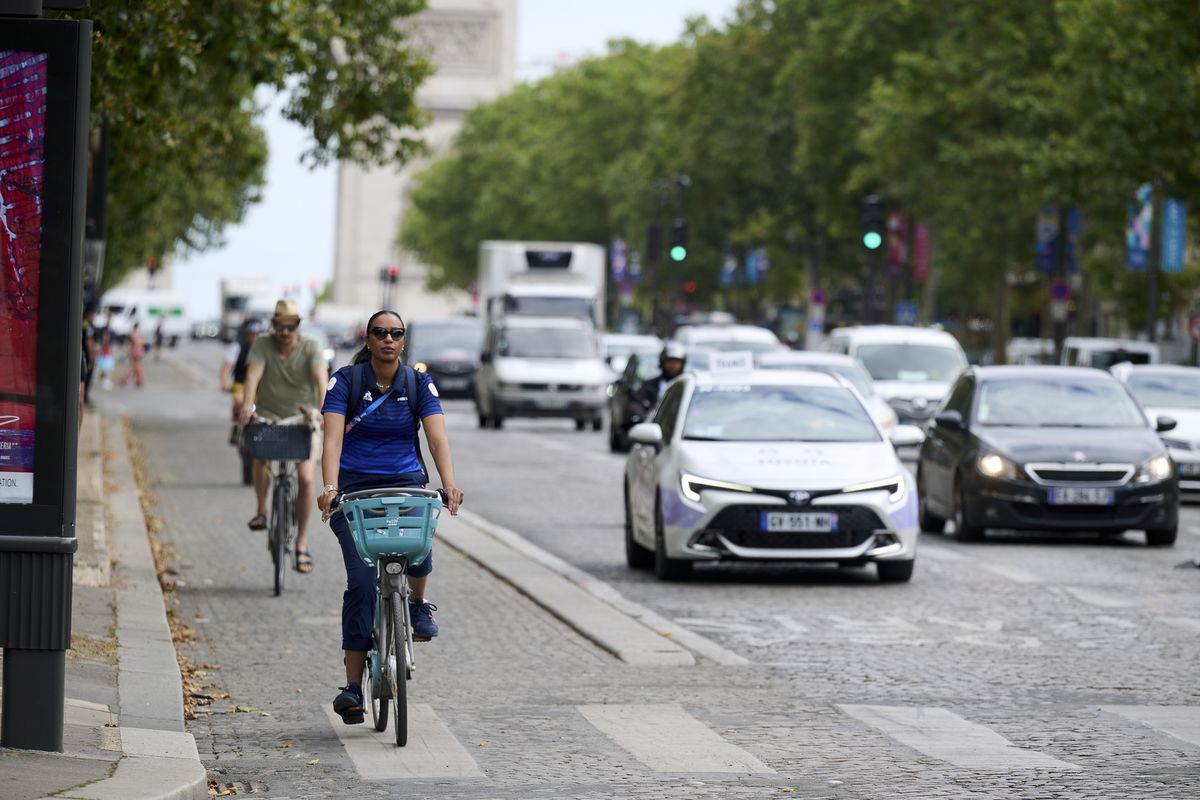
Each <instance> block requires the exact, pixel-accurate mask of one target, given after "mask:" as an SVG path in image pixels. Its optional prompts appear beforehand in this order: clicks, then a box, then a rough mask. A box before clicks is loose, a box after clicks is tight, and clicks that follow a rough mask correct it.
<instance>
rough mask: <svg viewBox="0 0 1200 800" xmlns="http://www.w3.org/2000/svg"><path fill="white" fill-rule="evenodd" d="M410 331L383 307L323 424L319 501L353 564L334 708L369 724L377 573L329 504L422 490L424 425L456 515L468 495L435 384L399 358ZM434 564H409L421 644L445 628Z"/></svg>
mask: <svg viewBox="0 0 1200 800" xmlns="http://www.w3.org/2000/svg"><path fill="white" fill-rule="evenodd" d="M404 334H405V330H404V320H403V319H401V318H400V315H399V314H397V313H396V312H394V311H377V312H376V313H375V314H374V315H373V316H372V317H371V319H370V320H369V321H368V322H367V337H368V338H367V343H366V345H365V346H364V347H363V349H362V350H360V351H359V352H358V353H357V354H356V355H355V356H354V360H353V363H352V364H351V365H350V366H348V367H342V368H341V369H339V370H338V371H337V372H336V373H335V374H334V376H333V377H332V378H330V379H329V385H328V387H327V391H326V393H325V405H324V407H323V408H322V409H321V410H322V412H324V428H325V448H324V452H323V453H322V456H321V472H322V474H323V475H324V479H325V487H324V489H323V490H322V492H321V496H320V498H319V500H318V505H319V506H320V509H321V512H322V514H323V516H322V519H324V520H329V524H330V527H331V528H332V529H333V532H334V534H335V535H336V536H337V539H338V544H339V545H341V548H342V559H343V561H344V562H345V566H346V591H345V593H344V594H343V595H342V649H343V650H344V651H345V664H346V686H344V687H342V688H341V690H340V693H339V694H338V696H337V697H336V698H335V699H334V701H333V710H334V711H336V712H337V713H338V714H339V715H341V717H342V719H343V721H345V722H346V724H355V723H359V722H362V721H363V695H362V687H361V686H360V685H359V681H360V680H361V679H362V675H363V665H364V664H365V662H366V658H367V653H368V652H369V651H370V649H371V638H372V627H373V621H374V615H375V585H376V575H375V570H374V569H371V568H370V567H368V566H366V564H364V563H363V560H362V558H360V557H359V555H358V551H357V550H356V549H355V547H354V537H353V535H352V534H351V532H350V526H349V524H348V523H347V521H346V518H345V517H344V516H343V515H341V514H332V515H331V513H330V504H331V503H332V501H333V499H334V498H335V497H336V496H337V495H338V494H339V493H346V492H355V491H360V490H363V489H377V488H406V487H424V486H425V484H427V483H428V482H429V474H428V471H427V470H426V468H425V464H424V459H423V458H422V456H421V443H420V438H419V432H420V428H421V427H424V428H425V439H426V441H427V442H428V443H429V452H430V454H431V455H432V456H433V462H434V464H435V465H436V466H437V471H438V476H439V477H440V478H441V481H442V488H443V489H444V490H445V492H446V495H447V503H446V505H447V508H449V510H450V513H451V514H457V513H458V507H459V504H461V503H462V500H463V493H462V491H461V490H459V488H458V487H457V485H456V484H455V480H454V463H453V460H452V459H451V457H450V440H449V438H448V437H447V436H446V423H445V417H444V416H443V412H442V404H441V401H440V399H439V397H438V391H437V387H436V386H435V385H434V383H433V381H432V380H431V379H430V377H429V376H428V375H426V374H425V373H420V372H417V371H416V370H414V369H413V368H412V367H408V366H405V365H403V364H401V363H400V353H401V351H402V350H403V348H404ZM352 387H353V388H352ZM360 391H361V394H358V393H359V392H360ZM355 394H358V396H357V397H356V396H354V395H355ZM432 570H433V554H432V553H431V554H430V555H429V556H428V557H427V558H426V559H425V560H424V561H423V562H421V563H420V564H419V565H417V566H410V567H409V568H408V571H407V574H408V577H409V586H410V587H411V589H412V596H411V598H410V600H409V616H410V618H411V619H412V633H413V638H414V639H415V640H418V641H422V640H429V639H432V638H433V637H435V636H437V634H438V626H437V623H436V622H435V621H434V619H433V612H434V611H435V610H436V606H434V605H433V604H432V603H430V602H429V601H428V600H427V599H426V596H425V591H426V588H427V584H428V580H429V573H430V572H431V571H432Z"/></svg>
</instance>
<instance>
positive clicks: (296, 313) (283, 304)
mask: <svg viewBox="0 0 1200 800" xmlns="http://www.w3.org/2000/svg"><path fill="white" fill-rule="evenodd" d="M275 319H294V320H296V321H297V322H299V321H300V306H299V305H297V304H296V301H295V300H280V301H279V302H277V303H276V304H275Z"/></svg>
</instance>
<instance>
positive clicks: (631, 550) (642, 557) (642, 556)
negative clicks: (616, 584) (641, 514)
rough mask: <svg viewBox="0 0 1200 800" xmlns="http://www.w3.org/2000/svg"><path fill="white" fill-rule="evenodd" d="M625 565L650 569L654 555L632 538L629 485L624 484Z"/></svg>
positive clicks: (631, 567) (632, 567)
mask: <svg viewBox="0 0 1200 800" xmlns="http://www.w3.org/2000/svg"><path fill="white" fill-rule="evenodd" d="M625 563H627V564H628V565H629V568H630V569H650V567H652V566H654V553H652V552H650V550H649V549H647V548H645V547H642V546H641V545H640V544H638V543H637V539H635V538H633V510H632V509H631V508H630V507H629V484H628V483H627V484H625Z"/></svg>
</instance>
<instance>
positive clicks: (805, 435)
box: [683, 385, 880, 442]
mask: <svg viewBox="0 0 1200 800" xmlns="http://www.w3.org/2000/svg"><path fill="white" fill-rule="evenodd" d="M683 436H684V438H685V439H694V440H701V441H713V442H878V441H880V438H879V432H878V431H877V430H876V428H875V423H873V422H872V421H871V417H870V415H869V414H867V412H866V409H864V408H863V407H862V404H861V403H859V402H858V400H857V399H856V398H855V397H854V395H853V394H852V393H851V392H849V391H847V390H846V389H843V388H839V387H827V386H768V385H753V386H751V385H729V386H701V387H699V388H697V389H696V391H695V393H694V394H693V395H692V401H691V404H690V405H689V406H688V412H687V419H686V421H685V422H684V427H683Z"/></svg>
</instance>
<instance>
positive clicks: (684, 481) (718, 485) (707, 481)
mask: <svg viewBox="0 0 1200 800" xmlns="http://www.w3.org/2000/svg"><path fill="white" fill-rule="evenodd" d="M679 488H680V489H681V490H682V491H683V496H684V497H686V498H687V499H688V500H691V501H692V502H693V503H699V502H700V492H701V491H702V490H704V489H723V490H725V491H727V492H753V491H754V488H753V487H752V486H744V485H742V484H740V483H729V482H727V481H717V480H713V479H711V478H698V477H696V476H695V475H689V474H688V473H686V472H685V473H683V474H682V475H680V476H679Z"/></svg>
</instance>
